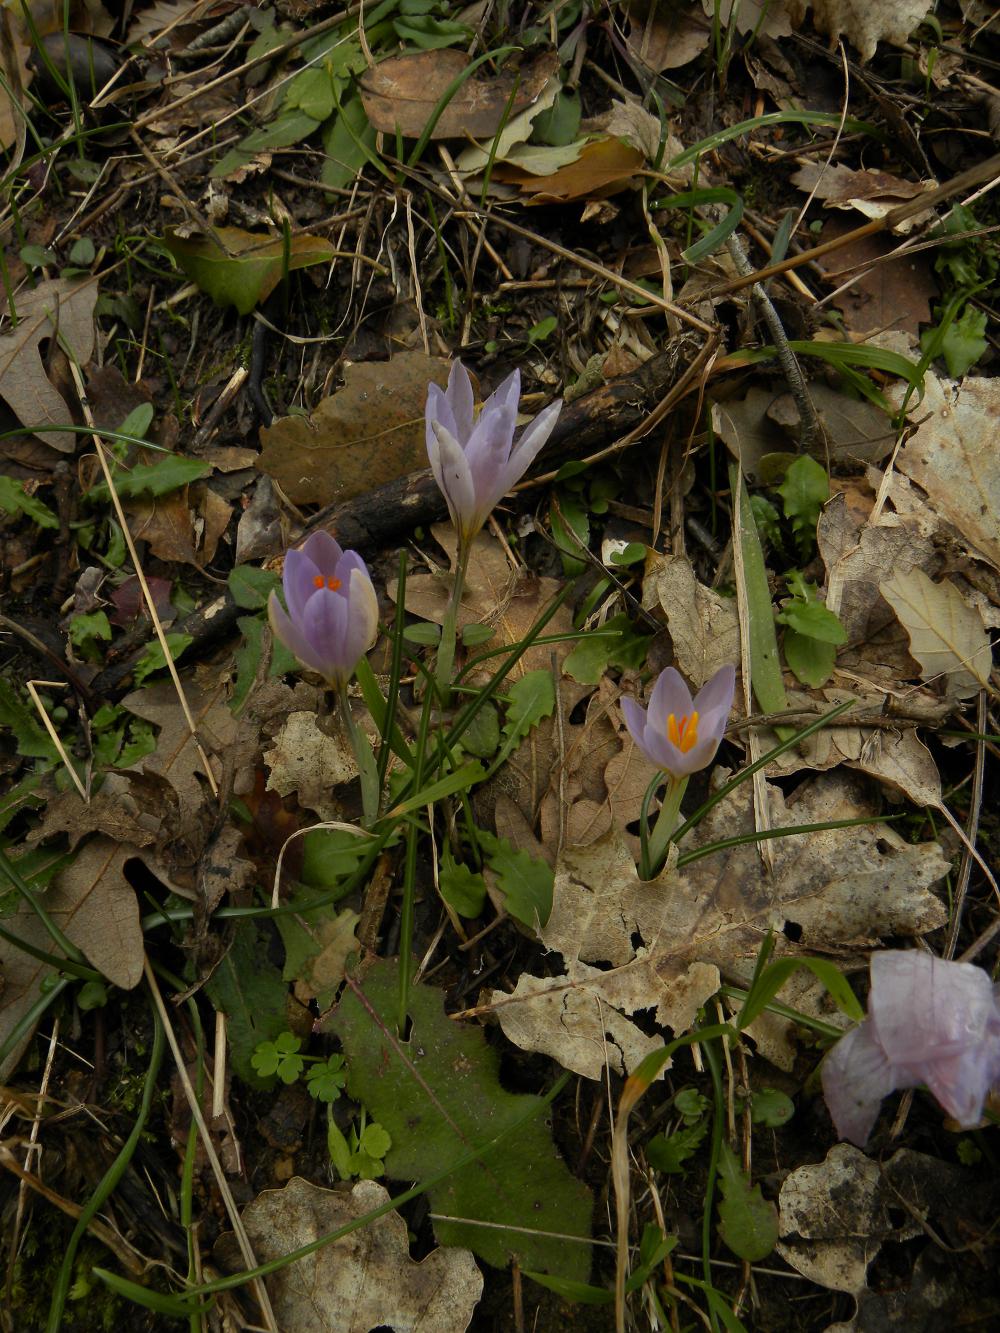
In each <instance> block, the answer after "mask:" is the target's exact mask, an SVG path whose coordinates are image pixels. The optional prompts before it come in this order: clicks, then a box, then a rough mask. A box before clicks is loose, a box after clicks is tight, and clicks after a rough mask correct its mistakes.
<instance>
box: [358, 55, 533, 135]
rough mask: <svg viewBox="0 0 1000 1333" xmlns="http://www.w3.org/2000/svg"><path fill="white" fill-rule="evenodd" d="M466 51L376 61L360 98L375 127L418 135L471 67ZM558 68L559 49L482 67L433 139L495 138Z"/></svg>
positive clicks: (451, 104)
mask: <svg viewBox="0 0 1000 1333" xmlns="http://www.w3.org/2000/svg"><path fill="white" fill-rule="evenodd" d="M468 64H469V57H468V56H467V55H465V54H464V53H463V52H461V51H453V50H448V49H445V50H441V51H409V52H407V53H406V54H405V55H401V56H390V58H389V59H388V60H382V61H380V62H379V63H378V64H377V65H373V66H372V67H371V68H370V69H369V70H367V71H366V72H365V74H364V75H363V76H362V78H361V84H360V90H361V100H362V102H363V103H364V108H365V113H366V114H367V116H368V119H369V121H371V123H372V125H374V127H375V129H377V130H381V131H382V133H383V134H395V133H396V132H397V130H398V132H399V133H400V134H403V135H404V136H405V137H407V138H410V139H416V138H418V137H419V136H420V135H421V134H422V133H423V131H424V128H425V127H426V125H427V122H428V121H429V120H430V118H431V115H432V114H433V112H434V110H435V108H436V107H437V104H438V102H439V101H440V100H441V98H442V97H443V96H444V94H445V93H446V92H447V90H448V88H449V86H450V85H451V84H452V83H453V82H454V80H455V79H456V78H458V77H459V75H460V74H461V73H462V71H463V70H464V69H466V68H467V66H468ZM558 67H559V58H558V56H557V55H556V54H555V52H549V53H546V54H545V55H542V56H539V58H538V59H537V60H535V61H533V62H532V63H531V64H530V65H528V66H527V68H523V69H522V68H518V67H517V66H514V65H509V64H508V65H505V66H504V68H503V70H502V71H501V72H500V73H498V74H492V75H491V74H489V73H487V72H485V71H483V70H478V71H477V72H476V73H475V74H472V75H470V76H469V77H468V78H467V79H466V80H465V82H464V83H463V84H462V85H461V86H460V87H459V89H458V90H457V92H456V93H455V94H454V96H453V97H452V98H451V99H450V101H449V102H448V103H447V105H446V106H445V108H444V110H443V112H442V113H441V115H440V117H439V118H438V121H437V124H436V125H435V126H434V129H433V130H432V131H431V138H432V139H461V138H466V137H467V136H469V135H471V136H472V138H474V139H487V138H490V137H492V136H493V135H494V134H495V133H496V132H497V130H498V129H499V128H500V126H501V124H502V123H503V122H504V120H505V118H506V117H508V116H510V115H515V116H516V115H518V114H520V113H521V112H523V111H524V110H525V108H526V107H529V106H530V105H531V104H532V103H533V102H534V101H535V99H536V98H537V97H538V95H539V93H540V92H541V91H542V89H543V88H544V87H545V85H546V83H548V81H549V79H550V78H551V76H552V75H553V74H554V73H555V71H556V70H557V69H558Z"/></svg>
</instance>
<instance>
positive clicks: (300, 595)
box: [281, 550, 322, 620]
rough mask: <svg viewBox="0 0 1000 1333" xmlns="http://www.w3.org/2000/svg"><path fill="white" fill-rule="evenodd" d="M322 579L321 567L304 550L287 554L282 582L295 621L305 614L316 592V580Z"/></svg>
mask: <svg viewBox="0 0 1000 1333" xmlns="http://www.w3.org/2000/svg"><path fill="white" fill-rule="evenodd" d="M320 577H322V573H321V570H320V568H319V566H318V565H317V564H316V562H315V561H314V560H311V559H310V557H309V556H308V555H307V554H306V552H305V551H304V550H301V551H289V552H288V553H287V554H286V556H285V567H284V569H283V570H282V577H281V582H282V587H283V588H284V590H285V601H286V603H287V604H288V610H289V613H290V614H291V616H292V619H293V620H298V619H299V617H300V616H301V615H302V614H303V613H304V612H305V609H306V602H308V600H309V598H310V597H311V596H312V595H313V593H314V592H315V591H316V579H317V578H320Z"/></svg>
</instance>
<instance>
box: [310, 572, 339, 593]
mask: <svg viewBox="0 0 1000 1333" xmlns="http://www.w3.org/2000/svg"><path fill="white" fill-rule="evenodd" d="M313 587H314V588H329V589H330V591H331V592H336V591H337V589H338V588H339V587H340V579H335V578H334V577H333V575H332V574H326V575H323V574H314V575H313Z"/></svg>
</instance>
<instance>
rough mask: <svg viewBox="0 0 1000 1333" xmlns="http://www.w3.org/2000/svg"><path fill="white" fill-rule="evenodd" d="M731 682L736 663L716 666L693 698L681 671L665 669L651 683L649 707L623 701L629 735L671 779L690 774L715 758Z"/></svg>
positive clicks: (729, 705) (726, 717)
mask: <svg viewBox="0 0 1000 1333" xmlns="http://www.w3.org/2000/svg"><path fill="white" fill-rule="evenodd" d="M735 685H736V669H735V667H731V666H724V667H720V668H719V670H718V671H717V672H716V673H715V675H714V676H713V677H712V679H711V680H709V681H707V682H706V684H705V685H703V686H702V688H701V689H700V690H699V691H698V693H697V694H696V695H695V697H694V698H693V699H692V698H691V691H690V690H689V689H688V687H687V686H686V685H685V684H684V681H683V679H682V677H681V675H680V672H678V671H675V670H674V668H673V667H667V669H666V671H661V672H660V677H659V679H658V680H657V682H656V684H655V685H654V686H653V692H652V694H651V695H650V696H649V708H648V709H646V708H643V707H642V705H641V704H639V703H636V701H635V700H634V699H628V698H623V699H622V701H621V705H622V713H623V714H624V716H625V725H626V726H627V727H628V730H629V735H630V736H631V737H632V739H633V740H634V741H635V743H636V745H637V746H638V748H639V749H640V750H641V752H642V754H643V755H644V756H645V758H646V759H648V760H649V762H650V763H651V764H653V765H654V767H656V768H662V769H663V771H664V772H665V773H669V774H670V776H671V777H672V778H686V777H690V775H691V774H692V773H697V771H698V770H699V769H700V768H705V767H706V766H707V765H708V764H710V763H711V762H712V760H713V759H714V758H715V752H716V750H717V749H718V748H719V742H720V741H721V740H722V736H723V733H724V732H725V730H726V723H727V722H728V720H729V712H730V709H731V708H732V706H733V689H734V687H735Z"/></svg>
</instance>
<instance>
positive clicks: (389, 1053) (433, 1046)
mask: <svg viewBox="0 0 1000 1333" xmlns="http://www.w3.org/2000/svg"><path fill="white" fill-rule="evenodd" d="M361 987H362V990H363V992H364V1003H362V1002H361V1000H360V999H359V998H358V997H357V996H356V995H355V994H354V993H353V991H347V992H346V993H345V994H344V997H343V998H342V999H341V1001H340V1004H339V1005H338V1006H337V1008H336V1009H335V1010H334V1012H333V1014H332V1016H331V1018H330V1020H329V1026H330V1027H331V1028H332V1030H333V1031H334V1032H335V1033H336V1034H337V1036H338V1037H339V1038H340V1041H341V1044H342V1046H343V1048H344V1052H345V1054H346V1056H347V1068H348V1081H347V1088H348V1092H349V1094H350V1096H351V1097H353V1098H354V1100H355V1101H358V1102H360V1103H361V1104H362V1105H363V1106H365V1107H366V1108H367V1109H368V1111H369V1113H370V1114H371V1115H372V1117H373V1118H374V1119H375V1120H377V1121H378V1123H379V1124H380V1125H382V1126H383V1127H384V1128H385V1129H386V1131H387V1132H388V1133H389V1135H390V1136H391V1138H392V1147H391V1148H390V1149H389V1151H388V1153H387V1154H386V1157H385V1170H386V1174H387V1175H388V1176H390V1177H391V1178H392V1179H395V1180H420V1179H426V1178H427V1177H428V1176H431V1175H433V1174H434V1173H435V1172H437V1171H441V1170H444V1169H445V1168H447V1167H448V1166H449V1165H450V1164H452V1163H454V1162H455V1161H456V1159H458V1158H459V1157H461V1156H462V1155H464V1154H466V1153H468V1152H469V1150H470V1148H475V1147H477V1146H479V1145H482V1144H485V1143H487V1142H489V1141H490V1140H491V1139H493V1138H495V1137H496V1135H497V1134H499V1133H500V1132H501V1131H502V1130H503V1129H504V1128H505V1127H508V1126H511V1125H512V1124H517V1125H518V1129H517V1132H516V1134H512V1135H511V1136H510V1137H509V1138H507V1139H506V1140H504V1142H503V1143H501V1144H500V1145H499V1146H498V1147H496V1148H494V1149H492V1150H489V1151H487V1152H485V1153H484V1155H483V1156H482V1157H481V1158H480V1159H479V1160H478V1161H476V1162H474V1163H471V1164H470V1165H467V1166H465V1167H462V1168H461V1169H459V1170H457V1171H453V1172H452V1173H451V1174H450V1175H448V1176H447V1177H445V1179H444V1180H442V1181H440V1182H439V1183H438V1184H436V1185H432V1186H431V1187H430V1189H429V1190H428V1198H429V1201H430V1205H431V1212H432V1213H433V1214H435V1215H436V1220H435V1221H434V1231H435V1234H436V1236H437V1239H438V1241H439V1243H440V1244H442V1245H462V1246H466V1247H467V1248H469V1249H471V1250H472V1251H473V1252H474V1253H475V1254H477V1255H478V1256H479V1257H480V1258H481V1259H484V1260H485V1261H486V1262H487V1263H490V1264H493V1265H495V1266H496V1267H498V1268H506V1267H507V1265H508V1264H509V1263H510V1262H511V1260H512V1259H516V1260H517V1261H518V1263H519V1264H520V1265H521V1266H522V1267H523V1268H526V1269H530V1270H532V1271H534V1272H543V1273H548V1274H554V1275H556V1276H558V1277H561V1278H567V1279H569V1280H571V1281H575V1282H584V1281H586V1279H587V1277H588V1276H589V1273H590V1247H589V1245H587V1244H581V1243H580V1240H587V1241H589V1239H590V1221H591V1209H592V1200H591V1197H590V1192H589V1191H588V1190H587V1189H586V1187H585V1186H584V1185H582V1184H581V1183H580V1182H579V1181H578V1180H576V1179H575V1178H574V1177H573V1176H572V1175H571V1174H570V1172H569V1170H568V1169H567V1167H566V1166H565V1165H564V1163H563V1162H562V1161H561V1159H560V1158H559V1156H558V1154H557V1153H556V1151H555V1147H554V1145H553V1142H552V1138H551V1133H550V1131H549V1130H548V1129H546V1127H545V1122H544V1121H545V1117H544V1113H542V1114H539V1115H538V1116H536V1117H531V1116H530V1114H529V1113H530V1111H531V1109H532V1108H533V1107H535V1106H537V1107H538V1110H539V1112H541V1111H542V1108H541V1101H540V1099H538V1098H535V1097H531V1096H527V1095H525V1094H520V1093H511V1092H508V1091H506V1089H505V1088H504V1087H503V1086H502V1084H501V1083H500V1079H499V1065H500V1058H499V1055H498V1054H497V1052H496V1050H494V1049H493V1047H491V1046H490V1045H489V1044H488V1043H487V1042H486V1039H485V1037H484V1036H483V1033H482V1031H481V1029H480V1028H479V1027H478V1026H476V1025H472V1024H469V1023H461V1022H453V1021H452V1020H451V1019H449V1018H448V1017H447V1016H446V1014H445V1012H444V998H443V992H442V991H441V990H440V989H439V988H437V987H432V986H424V985H415V986H413V987H412V988H411V990H410V1006H409V1014H410V1020H411V1025H410V1031H409V1032H408V1034H407V1038H406V1040H405V1041H400V1039H399V1038H398V1036H397V1035H396V1032H395V1026H396V1018H397V1013H398V1005H399V965H398V963H397V962H396V961H394V960H385V959H379V960H376V961H375V962H373V963H372V965H371V966H370V967H369V968H368V969H367V970H366V971H365V972H364V973H363V976H362V978H361ZM390 1034H391V1038H390ZM445 1218H461V1219H467V1220H463V1221H448V1220H445ZM477 1222H482V1223H486V1224H487V1225H484V1226H477V1225H476V1223H477ZM563 1236H569V1237H578V1238H579V1240H576V1241H573V1240H564V1239H562V1237H563Z"/></svg>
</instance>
